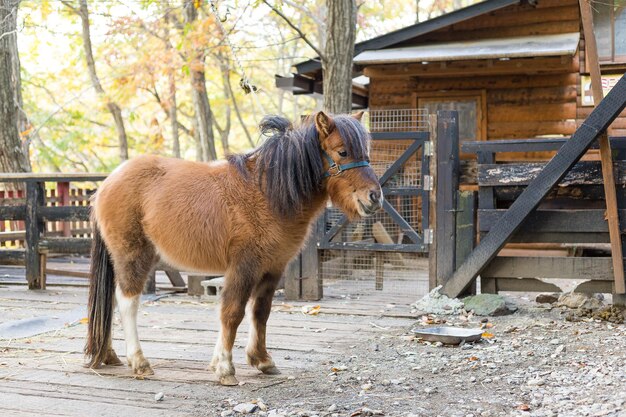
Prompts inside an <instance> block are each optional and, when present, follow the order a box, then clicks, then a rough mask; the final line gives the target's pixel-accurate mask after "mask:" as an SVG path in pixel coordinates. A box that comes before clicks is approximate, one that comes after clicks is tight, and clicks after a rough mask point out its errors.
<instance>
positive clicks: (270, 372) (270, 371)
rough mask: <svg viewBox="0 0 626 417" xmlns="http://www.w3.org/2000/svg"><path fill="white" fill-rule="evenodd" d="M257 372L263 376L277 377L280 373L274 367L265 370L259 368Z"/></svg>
mask: <svg viewBox="0 0 626 417" xmlns="http://www.w3.org/2000/svg"><path fill="white" fill-rule="evenodd" d="M259 371H261V372H263V373H264V374H265V375H279V374H280V373H281V372H280V369H278V368H277V367H276V366H274V365H272V366H269V367H267V368H263V367H259Z"/></svg>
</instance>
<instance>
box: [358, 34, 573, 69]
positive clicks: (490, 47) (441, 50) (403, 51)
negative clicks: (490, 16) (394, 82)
mask: <svg viewBox="0 0 626 417" xmlns="http://www.w3.org/2000/svg"><path fill="white" fill-rule="evenodd" d="M579 40H580V33H579V32H575V33H557V34H550V35H534V36H520V37H510V38H498V39H480V40H470V41H462V42H443V43H442V42H437V43H430V44H426V45H417V46H409V47H404V48H392V49H379V50H371V51H364V52H361V53H360V54H358V55H357V56H356V57H354V63H355V64H360V65H365V64H385V63H405V62H429V61H457V60H463V59H492V58H496V59H497V58H524V57H535V56H562V55H574V54H575V53H576V50H577V49H578V42H579Z"/></svg>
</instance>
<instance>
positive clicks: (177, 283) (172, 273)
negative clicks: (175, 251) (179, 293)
mask: <svg viewBox="0 0 626 417" xmlns="http://www.w3.org/2000/svg"><path fill="white" fill-rule="evenodd" d="M163 272H165V275H167V278H168V279H169V280H170V282H171V283H172V285H173V286H174V287H179V288H180V287H182V288H186V287H187V284H185V280H184V279H183V276H182V275H181V274H180V272H178V271H176V270H174V269H164V270H163Z"/></svg>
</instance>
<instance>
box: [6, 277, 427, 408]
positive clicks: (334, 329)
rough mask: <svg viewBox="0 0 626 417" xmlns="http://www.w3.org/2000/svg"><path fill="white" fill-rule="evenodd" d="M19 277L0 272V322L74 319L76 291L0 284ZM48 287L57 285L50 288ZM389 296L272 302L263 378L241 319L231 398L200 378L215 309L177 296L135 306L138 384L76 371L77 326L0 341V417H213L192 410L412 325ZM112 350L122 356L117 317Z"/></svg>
mask: <svg viewBox="0 0 626 417" xmlns="http://www.w3.org/2000/svg"><path fill="white" fill-rule="evenodd" d="M20 273H22V274H23V271H20V269H19V268H14V269H9V270H7V269H6V268H5V269H2V270H0V323H4V324H6V323H9V322H14V321H16V320H20V319H28V318H33V317H39V318H43V317H48V318H54V317H61V318H62V317H65V316H64V315H66V314H67V312H71V311H74V312H78V313H81V312H82V310H81V309H82V308H84V306H85V304H86V296H87V291H86V288H84V287H70V286H58V287H50V288H49V289H48V290H45V291H29V290H27V289H26V286H25V285H21V286H16V285H3V284H2V281H5V282H15V281H16V280H17V279H19V276H20ZM55 279H56V280H57V281H58V283H62V282H63V279H61V278H54V279H51V280H52V281H53V282H54V280H55ZM425 279H426V277H425ZM59 280H60V281H59ZM64 281H65V282H70V283H72V282H74V281H75V279H65V280H64ZM389 288H390V289H391V290H387V291H382V292H377V291H374V290H373V289H370V288H368V286H364V285H363V284H362V283H359V282H335V283H331V284H330V285H329V286H328V287H327V288H326V297H325V300H323V301H321V302H319V303H301V302H297V303H293V302H286V301H284V300H282V299H281V297H280V296H278V297H277V299H276V300H275V302H274V307H273V313H272V315H271V317H270V320H269V328H268V347H269V350H270V351H271V352H272V355H273V356H274V358H275V360H276V362H277V363H278V364H279V365H280V367H281V369H282V371H283V373H282V374H281V375H278V376H266V375H262V374H260V373H259V372H258V371H256V370H253V369H252V368H250V367H249V366H248V365H246V364H245V358H244V351H243V348H244V345H245V343H246V341H247V327H248V325H247V321H244V323H243V324H242V326H241V327H240V329H239V334H238V337H237V342H236V346H235V349H234V361H235V366H236V368H237V376H238V378H239V380H240V381H241V382H243V383H244V385H243V386H241V387H238V388H235V389H234V390H235V391H233V388H226V387H221V386H219V385H218V384H217V383H216V379H215V377H214V376H213V374H212V373H211V372H209V371H207V370H206V366H207V364H208V361H209V359H210V356H211V352H212V349H213V346H214V343H215V338H216V337H217V332H218V320H217V316H216V304H215V303H210V302H201V301H200V300H199V298H195V297H189V296H187V295H183V294H170V295H167V296H165V297H163V298H160V299H158V300H156V301H149V302H145V303H144V304H143V305H142V307H141V309H140V313H139V319H138V322H139V336H140V339H141V342H142V347H143V350H144V353H145V354H146V357H147V358H149V359H150V360H151V363H152V366H153V368H154V370H155V375H154V376H153V377H150V378H149V379H145V380H141V381H140V380H136V379H134V378H133V377H132V375H131V373H130V371H129V369H128V368H127V367H125V366H124V367H107V368H102V369H99V370H97V372H96V371H94V370H90V369H86V368H84V367H83V366H82V363H83V355H82V353H81V352H82V348H83V344H84V335H85V331H86V328H85V327H86V326H85V324H82V323H80V321H75V322H70V323H64V324H63V325H61V326H60V328H59V329H55V330H51V331H49V332H47V333H43V334H38V335H33V336H30V337H24V338H9V339H1V338H0V398H2V401H0V416H5V415H7V416H9V415H10V416H23V415H65V416H68V415H69V416H87V415H102V416H126V415H132V416H143V415H146V416H148V415H149V416H157V415H159V416H160V415H164V416H165V415H167V416H177V415H199V414H202V415H215V414H212V413H211V412H210V410H209V411H207V412H206V413H198V411H197V410H198V405H199V404H202V403H210V402H212V401H213V402H214V401H217V400H220V399H223V398H232V397H233V396H243V397H245V396H247V397H248V398H257V397H262V396H263V391H264V389H266V388H268V387H271V386H274V385H275V384H280V383H283V382H284V381H286V380H287V378H289V377H290V376H294V377H301V376H302V375H303V373H304V374H306V370H307V369H309V368H311V367H314V366H318V367H319V366H320V363H324V361H326V360H328V359H330V358H337V357H345V356H346V355H349V354H350V353H349V352H350V350H351V346H352V347H354V346H355V345H358V344H359V343H363V342H364V341H367V340H369V339H371V338H372V337H375V336H376V335H377V334H379V333H380V332H384V331H388V329H390V328H396V327H397V328H406V327H408V326H410V325H411V324H413V323H414V320H413V317H412V316H411V313H410V309H409V307H408V306H409V304H410V303H412V302H414V301H415V300H416V299H417V297H416V296H415V295H414V294H407V292H406V291H400V292H394V291H392V290H393V288H394V286H390V287H389ZM311 304H320V305H321V310H320V313H319V314H318V315H316V316H310V315H305V314H303V313H302V311H301V310H302V307H303V306H305V305H311ZM81 315H82V314H78V316H77V317H80V316H81ZM83 316H84V315H83ZM383 328H384V329H386V330H382V329H383ZM114 347H115V349H116V350H117V351H118V352H119V353H120V354H121V355H123V353H124V351H125V349H124V345H123V339H122V333H121V325H120V323H119V320H117V319H116V322H115V325H114ZM157 392H164V393H166V396H167V401H162V402H156V401H155V400H154V395H155V394H156V393H157ZM235 393H237V394H236V395H235Z"/></svg>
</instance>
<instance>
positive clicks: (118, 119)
mask: <svg viewBox="0 0 626 417" xmlns="http://www.w3.org/2000/svg"><path fill="white" fill-rule="evenodd" d="M62 2H63V4H64V5H65V6H67V7H68V8H69V9H71V10H72V11H73V12H74V13H76V14H77V15H78V16H79V17H80V20H81V24H82V38H83V48H84V51H85V59H86V61H87V70H88V71H89V77H90V79H91V84H92V85H93V88H94V90H96V92H97V93H98V95H99V96H100V97H101V98H102V99H104V101H105V102H106V106H107V108H108V109H109V112H110V113H111V116H113V120H114V121H115V129H116V130H117V138H118V144H119V155H120V159H121V160H122V161H125V160H127V159H128V138H127V135H126V126H125V125H124V118H123V117H122V109H120V106H119V105H118V104H117V103H116V102H115V101H113V100H112V99H111V97H110V96H108V95H107V94H106V92H105V91H104V88H103V87H102V83H101V82H100V78H99V77H98V73H97V72H96V62H95V60H94V56H93V49H92V47H91V26H90V23H89V8H88V7H87V0H79V6H78V8H76V7H74V6H73V5H72V4H71V3H70V2H69V1H66V0H62Z"/></svg>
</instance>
